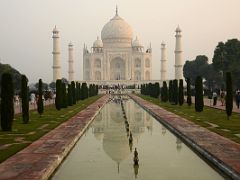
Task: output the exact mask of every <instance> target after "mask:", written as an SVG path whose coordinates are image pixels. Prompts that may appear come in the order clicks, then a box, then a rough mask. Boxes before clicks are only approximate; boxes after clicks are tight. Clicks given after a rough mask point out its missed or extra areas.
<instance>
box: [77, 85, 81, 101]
mask: <svg viewBox="0 0 240 180" xmlns="http://www.w3.org/2000/svg"><path fill="white" fill-rule="evenodd" d="M78 93H79V100H81V94H82V92H81V84H80V83H79V91H78Z"/></svg>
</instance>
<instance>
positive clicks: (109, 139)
mask: <svg viewBox="0 0 240 180" xmlns="http://www.w3.org/2000/svg"><path fill="white" fill-rule="evenodd" d="M130 134H131V135H132V139H133V141H132V143H130V141H129V138H130ZM135 148H136V149H137V152H138V159H139V165H134V162H133V157H134V149H135ZM52 179H56V180H61V179H62V180H66V179H69V180H74V179H76V180H79V179H83V180H97V179H102V180H131V179H139V180H155V179H156V180H160V179H162V180H175V179H182V180H186V179H191V180H193V179H199V180H202V179H203V180H207V179H209V180H210V179H211V180H214V179H216V180H220V179H224V178H223V177H222V176H221V175H219V174H218V173H217V172H216V171H215V170H213V169H212V168H211V167H210V166H209V165H208V164H206V163H205V162H204V161H203V160H202V159H201V158H199V157H198V156H197V155H196V154H195V153H194V152H193V151H191V149H189V148H188V147H187V146H186V145H185V144H184V143H182V142H181V140H180V139H178V138H177V137H176V136H175V135H173V134H172V133H171V132H169V131H168V130H167V129H166V128H165V127H164V126H163V125H161V124H160V123H159V122H158V121H157V120H155V119H154V118H153V117H152V116H151V115H150V114H149V113H148V112H146V111H145V110H144V109H142V108H141V107H140V106H139V105H137V104H136V103H135V102H134V101H133V100H131V99H127V98H126V97H125V98H123V100H122V101H120V100H118V99H113V100H111V101H110V102H109V103H107V104H106V105H105V106H104V107H103V108H102V110H101V111H100V112H99V114H98V115H97V116H96V118H95V120H94V121H93V123H92V124H91V125H90V127H89V128H88V130H87V131H86V132H85V134H84V135H83V136H82V137H81V139H80V140H79V141H78V142H77V144H76V146H75V147H74V148H73V150H72V151H71V153H70V154H69V156H68V157H67V158H66V159H65V161H64V162H63V163H62V165H61V166H60V167H59V169H58V170H57V171H56V173H55V174H54V176H53V177H52Z"/></svg>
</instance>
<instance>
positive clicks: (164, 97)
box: [161, 81, 168, 102]
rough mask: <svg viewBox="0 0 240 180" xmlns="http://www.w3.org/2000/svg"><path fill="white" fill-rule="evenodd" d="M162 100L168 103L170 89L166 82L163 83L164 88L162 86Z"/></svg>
mask: <svg viewBox="0 0 240 180" xmlns="http://www.w3.org/2000/svg"><path fill="white" fill-rule="evenodd" d="M161 100H162V101H163V102H167V101H168V87H167V82H166V81H163V86H162V90H161Z"/></svg>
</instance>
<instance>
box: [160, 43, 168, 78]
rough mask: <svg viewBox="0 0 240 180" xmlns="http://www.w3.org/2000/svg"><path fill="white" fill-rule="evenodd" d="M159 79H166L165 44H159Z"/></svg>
mask: <svg viewBox="0 0 240 180" xmlns="http://www.w3.org/2000/svg"><path fill="white" fill-rule="evenodd" d="M161 80H162V81H166V80H167V55H166V44H165V43H164V42H162V44H161Z"/></svg>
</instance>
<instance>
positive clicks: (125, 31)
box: [101, 11, 133, 42]
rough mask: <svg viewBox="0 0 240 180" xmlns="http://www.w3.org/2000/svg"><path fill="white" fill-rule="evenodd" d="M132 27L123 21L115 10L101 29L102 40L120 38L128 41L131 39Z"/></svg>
mask: <svg viewBox="0 0 240 180" xmlns="http://www.w3.org/2000/svg"><path fill="white" fill-rule="evenodd" d="M132 34H133V33H132V28H131V27H130V25H128V23H127V22H126V21H124V20H123V19H122V18H121V17H119V16H118V12H117V11H116V15H115V16H114V18H112V19H111V20H110V21H109V22H108V23H107V24H106V25H105V26H104V27H103V29H102V32H101V37H102V40H103V42H104V40H108V39H115V40H121V39H125V40H128V41H131V40H132Z"/></svg>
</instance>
